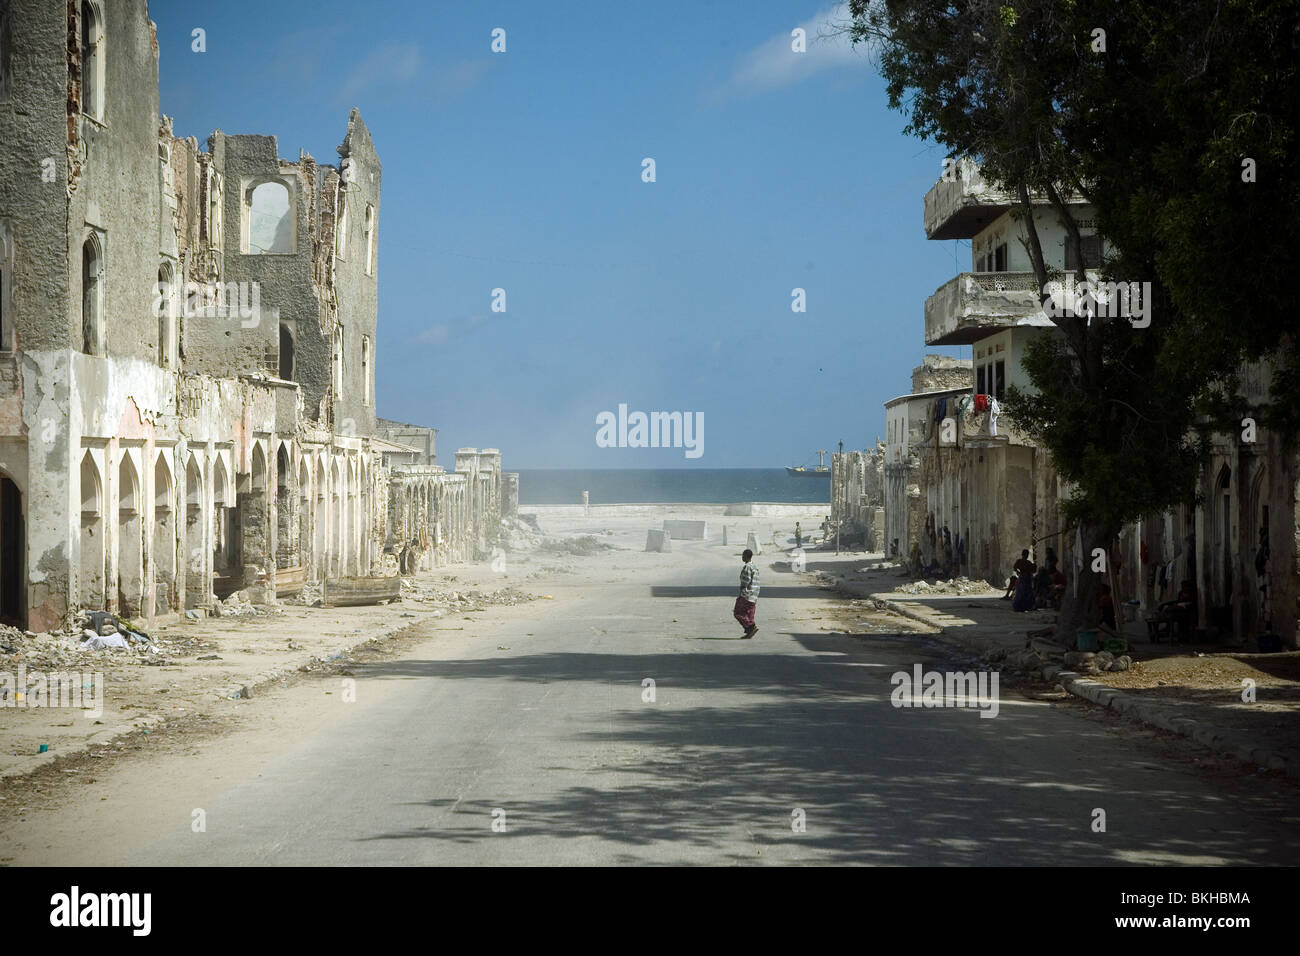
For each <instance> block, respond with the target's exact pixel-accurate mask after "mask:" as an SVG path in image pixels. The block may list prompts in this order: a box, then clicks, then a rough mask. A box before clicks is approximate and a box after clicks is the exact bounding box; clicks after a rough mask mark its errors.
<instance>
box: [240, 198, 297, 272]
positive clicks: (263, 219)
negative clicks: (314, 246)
mask: <svg viewBox="0 0 1300 956" xmlns="http://www.w3.org/2000/svg"><path fill="white" fill-rule="evenodd" d="M290 198H291V197H290V195H289V187H288V186H286V185H285V184H284V183H282V182H279V181H278V180H277V181H274V182H264V183H259V184H258V185H256V186H254V187H253V188H252V189H250V190H249V191H248V192H247V193H246V195H245V200H244V201H245V204H246V206H247V230H248V249H247V252H248V254H249V255H259V254H284V253H291V252H293V203H292V202H291V201H290Z"/></svg>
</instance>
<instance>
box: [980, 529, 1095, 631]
mask: <svg viewBox="0 0 1300 956" xmlns="http://www.w3.org/2000/svg"><path fill="white" fill-rule="evenodd" d="M1011 570H1012V574H1011V579H1010V581H1008V582H1007V593H1006V594H1004V595H1002V600H1004V601H1006V600H1010V601H1011V610H1013V611H1033V610H1036V609H1038V608H1046V607H1051V608H1060V606H1061V597H1062V595H1064V594H1065V575H1064V574H1063V573H1062V571H1061V569H1060V566H1059V562H1058V560H1057V557H1056V552H1055V551H1053V550H1052V549H1051V548H1048V549H1047V557H1046V558H1045V560H1044V561H1043V566H1042V567H1041V568H1040V567H1038V566H1037V565H1036V564H1034V562H1033V561H1031V560H1029V549H1027V548H1026V549H1025V550H1023V551H1021V552H1020V560H1018V561H1017V562H1016V563H1015V565H1014V566H1013V567H1012V569H1011ZM1104 613H1105V612H1104V609H1103V614H1104ZM1113 615H1114V610H1113V608H1112V617H1111V621H1112V624H1111V626H1112V627H1113V626H1114V623H1113V622H1114V616H1113Z"/></svg>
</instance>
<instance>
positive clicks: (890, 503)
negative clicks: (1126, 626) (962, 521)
mask: <svg viewBox="0 0 1300 956" xmlns="http://www.w3.org/2000/svg"><path fill="white" fill-rule="evenodd" d="M973 384H974V382H973V370H972V368H971V362H970V360H969V359H952V358H947V357H945V356H938V355H927V356H925V357H924V359H923V361H922V364H921V365H919V366H917V367H916V368H915V369H913V370H912V391H911V392H910V393H908V394H907V395H900V396H898V397H897V398H893V399H890V400H889V401H887V402H886V403H885V445H884V456H883V457H884V462H883V468H882V472H883V507H884V532H883V534H882V535H881V538H882V541H881V543H880V546H879V549H878V550H880V551H883V552H884V553H885V554H886V555H888V556H890V557H898V558H903V559H905V560H907V561H909V562H910V563H912V564H913V566H915V567H922V568H924V567H930V566H932V565H934V564H936V563H941V559H942V558H943V555H944V545H945V538H944V530H945V529H944V527H943V525H942V524H936V523H935V521H934V518H933V514H932V508H933V506H932V502H931V500H930V495H929V493H928V492H929V489H930V487H931V486H932V485H933V484H934V483H935V477H936V472H937V471H938V472H940V473H941V469H942V467H943V465H944V457H943V453H942V452H940V450H939V449H940V448H941V447H946V446H947V445H950V444H952V439H951V438H950V437H948V435H946V434H944V430H943V428H942V424H943V417H945V416H946V411H947V406H948V405H949V404H950V403H951V404H953V406H954V407H956V404H957V403H958V402H959V401H960V400H961V398H962V396H964V395H968V394H969V393H970V390H971V386H972V385H973ZM940 402H942V403H943V405H942V406H941V405H940ZM941 410H942V411H943V412H944V416H940V417H939V418H936V414H937V413H938V412H940V411H941ZM923 488H924V489H925V491H924V492H923V490H922V489H923ZM947 533H948V540H949V542H950V543H949V544H948V547H949V548H950V549H952V550H953V551H954V552H957V551H960V548H961V544H962V541H961V540H953V539H952V534H953V532H952V529H947ZM958 536H959V538H960V531H959V532H958ZM956 557H957V555H956V554H955V553H954V559H956Z"/></svg>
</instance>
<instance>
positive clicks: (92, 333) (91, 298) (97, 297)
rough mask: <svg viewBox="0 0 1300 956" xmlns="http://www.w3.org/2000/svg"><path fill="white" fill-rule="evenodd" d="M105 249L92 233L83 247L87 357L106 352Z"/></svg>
mask: <svg viewBox="0 0 1300 956" xmlns="http://www.w3.org/2000/svg"><path fill="white" fill-rule="evenodd" d="M103 315H104V250H103V247H102V246H101V245H100V242H99V236H98V235H97V234H96V233H93V232H92V233H91V234H90V235H89V236H87V237H86V241H85V242H84V243H83V244H82V246H81V336H82V343H81V350H82V351H83V352H85V353H86V354H87V355H102V354H103V351H104V317H103Z"/></svg>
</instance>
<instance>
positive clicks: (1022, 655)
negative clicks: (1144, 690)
mask: <svg viewBox="0 0 1300 956" xmlns="http://www.w3.org/2000/svg"><path fill="white" fill-rule="evenodd" d="M983 660H984V661H985V662H986V663H987V664H989V665H991V666H996V667H998V669H999V670H1003V671H1010V672H1014V673H1019V674H1037V673H1038V672H1039V671H1041V670H1042V669H1043V667H1045V666H1046V665H1048V664H1057V665H1059V666H1061V667H1063V668H1065V670H1067V671H1074V672H1075V673H1078V674H1084V675H1089V676H1091V675H1094V674H1100V673H1102V672H1104V671H1112V672H1113V671H1126V670H1129V669H1131V668H1132V667H1133V658H1131V657H1129V655H1127V654H1120V655H1115V654H1111V653H1110V652H1109V651H1098V652H1096V653H1094V652H1092V651H1071V650H1067V649H1066V648H1065V647H1064V646H1063V645H1061V644H1058V643H1056V642H1055V641H1049V640H1047V639H1045V638H1037V637H1036V638H1030V640H1029V641H1028V643H1027V644H1026V645H1025V647H1024V648H1019V649H1016V648H1005V647H999V648H994V649H993V650H991V651H988V652H987V653H986V654H984V656H983Z"/></svg>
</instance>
